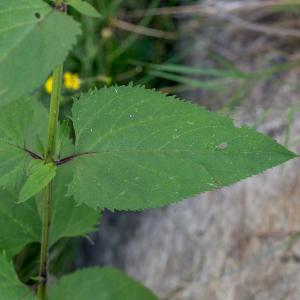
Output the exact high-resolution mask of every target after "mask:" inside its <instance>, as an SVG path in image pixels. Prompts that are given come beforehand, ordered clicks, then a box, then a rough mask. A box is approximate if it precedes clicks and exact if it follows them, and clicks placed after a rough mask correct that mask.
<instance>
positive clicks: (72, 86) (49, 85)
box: [44, 72, 81, 94]
mask: <svg viewBox="0 0 300 300" xmlns="http://www.w3.org/2000/svg"><path fill="white" fill-rule="evenodd" d="M80 85H81V81H80V78H79V76H78V74H75V73H71V72H66V73H64V87H65V88H66V89H67V90H79V89H80ZM44 88H45V91H46V93H48V94H51V93H52V89H53V77H52V76H51V77H49V78H48V79H47V81H46V82H45V85H44Z"/></svg>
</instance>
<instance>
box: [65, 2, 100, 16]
mask: <svg viewBox="0 0 300 300" xmlns="http://www.w3.org/2000/svg"><path fill="white" fill-rule="evenodd" d="M66 3H67V4H69V5H71V6H72V7H74V8H75V9H76V10H77V11H78V12H80V13H81V14H83V15H86V16H89V17H93V18H101V17H102V16H101V15H100V13H99V12H98V11H97V10H96V9H95V8H94V7H93V6H92V5H91V4H89V3H88V2H86V1H83V0H67V1H66Z"/></svg>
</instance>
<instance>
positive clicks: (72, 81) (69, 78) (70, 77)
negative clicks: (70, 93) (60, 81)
mask: <svg viewBox="0 0 300 300" xmlns="http://www.w3.org/2000/svg"><path fill="white" fill-rule="evenodd" d="M64 86H65V88H66V89H68V90H79V89H80V79H79V76H78V74H74V73H71V72H66V73H65V74H64Z"/></svg>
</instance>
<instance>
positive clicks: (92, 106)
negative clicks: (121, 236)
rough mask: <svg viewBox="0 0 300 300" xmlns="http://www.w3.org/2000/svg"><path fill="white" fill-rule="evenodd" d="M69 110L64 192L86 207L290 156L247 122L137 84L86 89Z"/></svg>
mask: <svg viewBox="0 0 300 300" xmlns="http://www.w3.org/2000/svg"><path fill="white" fill-rule="evenodd" d="M72 112H73V123H74V128H75V134H76V143H75V154H74V158H75V159H74V160H73V161H72V162H71V164H72V165H73V167H74V168H75V170H74V179H73V181H72V183H71V185H70V186H69V194H71V195H73V196H74V198H75V200H76V201H77V202H78V203H86V204H87V205H89V206H91V207H100V208H108V209H111V210H113V209H118V210H138V209H145V208H149V207H159V206H163V205H167V204H170V203H173V202H176V201H179V200H181V199H183V198H187V197H191V196H193V195H196V194H199V193H201V192H205V191H210V190H214V189H217V188H220V187H223V186H227V185H230V184H232V183H235V182H237V181H239V180H241V179H243V178H246V177H249V176H251V175H254V174H257V173H259V172H262V171H264V170H266V169H268V168H271V167H273V166H275V165H278V164H281V163H283V162H285V161H287V160H289V159H292V158H294V157H296V155H295V154H294V153H292V152H290V151H288V150H287V149H286V148H284V147H283V146H281V145H279V144H278V143H276V142H275V141H274V140H272V139H271V138H269V137H267V136H265V135H262V134H260V133H258V132H256V131H255V130H254V129H252V128H249V127H247V126H242V127H241V128H237V127H235V126H234V124H233V122H232V120H230V119H228V118H226V117H224V116H221V115H219V114H217V113H213V112H209V111H207V110H205V109H204V108H201V107H199V106H197V105H194V104H191V103H188V102H184V101H179V100H177V99H175V98H174V97H167V96H166V95H164V94H161V93H157V92H155V91H152V90H145V89H144V88H141V87H131V86H128V87H124V86H123V87H117V86H115V87H110V88H104V89H102V90H100V91H96V92H92V93H89V94H87V95H84V96H82V97H81V98H80V99H79V100H78V101H77V102H75V105H74V106H73V109H72Z"/></svg>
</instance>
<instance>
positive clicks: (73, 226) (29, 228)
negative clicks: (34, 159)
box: [0, 165, 99, 299]
mask: <svg viewBox="0 0 300 300" xmlns="http://www.w3.org/2000/svg"><path fill="white" fill-rule="evenodd" d="M71 178H72V168H71V166H68V165H63V166H60V167H58V169H57V175H56V176H55V178H54V183H53V185H52V186H53V192H52V196H53V198H52V208H51V213H52V220H51V221H52V226H51V232H50V243H51V245H53V244H54V243H56V242H57V241H58V240H59V239H61V238H63V237H76V236H81V235H86V234H88V233H89V232H91V231H94V230H95V228H96V225H97V224H98V222H99V212H97V211H95V210H94V209H91V208H89V207H87V206H86V205H81V206H78V205H76V203H75V202H74V200H73V199H72V198H70V197H66V193H67V184H68V183H69V182H70V180H71ZM17 200H18V199H17V194H16V192H15V191H14V192H8V191H4V190H1V189H0V252H2V251H3V250H5V251H6V253H7V255H8V256H9V257H12V256H14V255H16V254H18V253H19V252H20V251H21V250H22V249H23V248H24V246H25V245H27V244H29V243H32V242H38V241H40V237H41V226H42V224H41V216H42V213H41V210H42V205H43V193H41V194H40V195H39V196H38V197H37V199H34V198H31V199H30V200H28V201H26V202H24V203H17ZM12 237H13V238H12ZM0 299H1V298H0Z"/></svg>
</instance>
